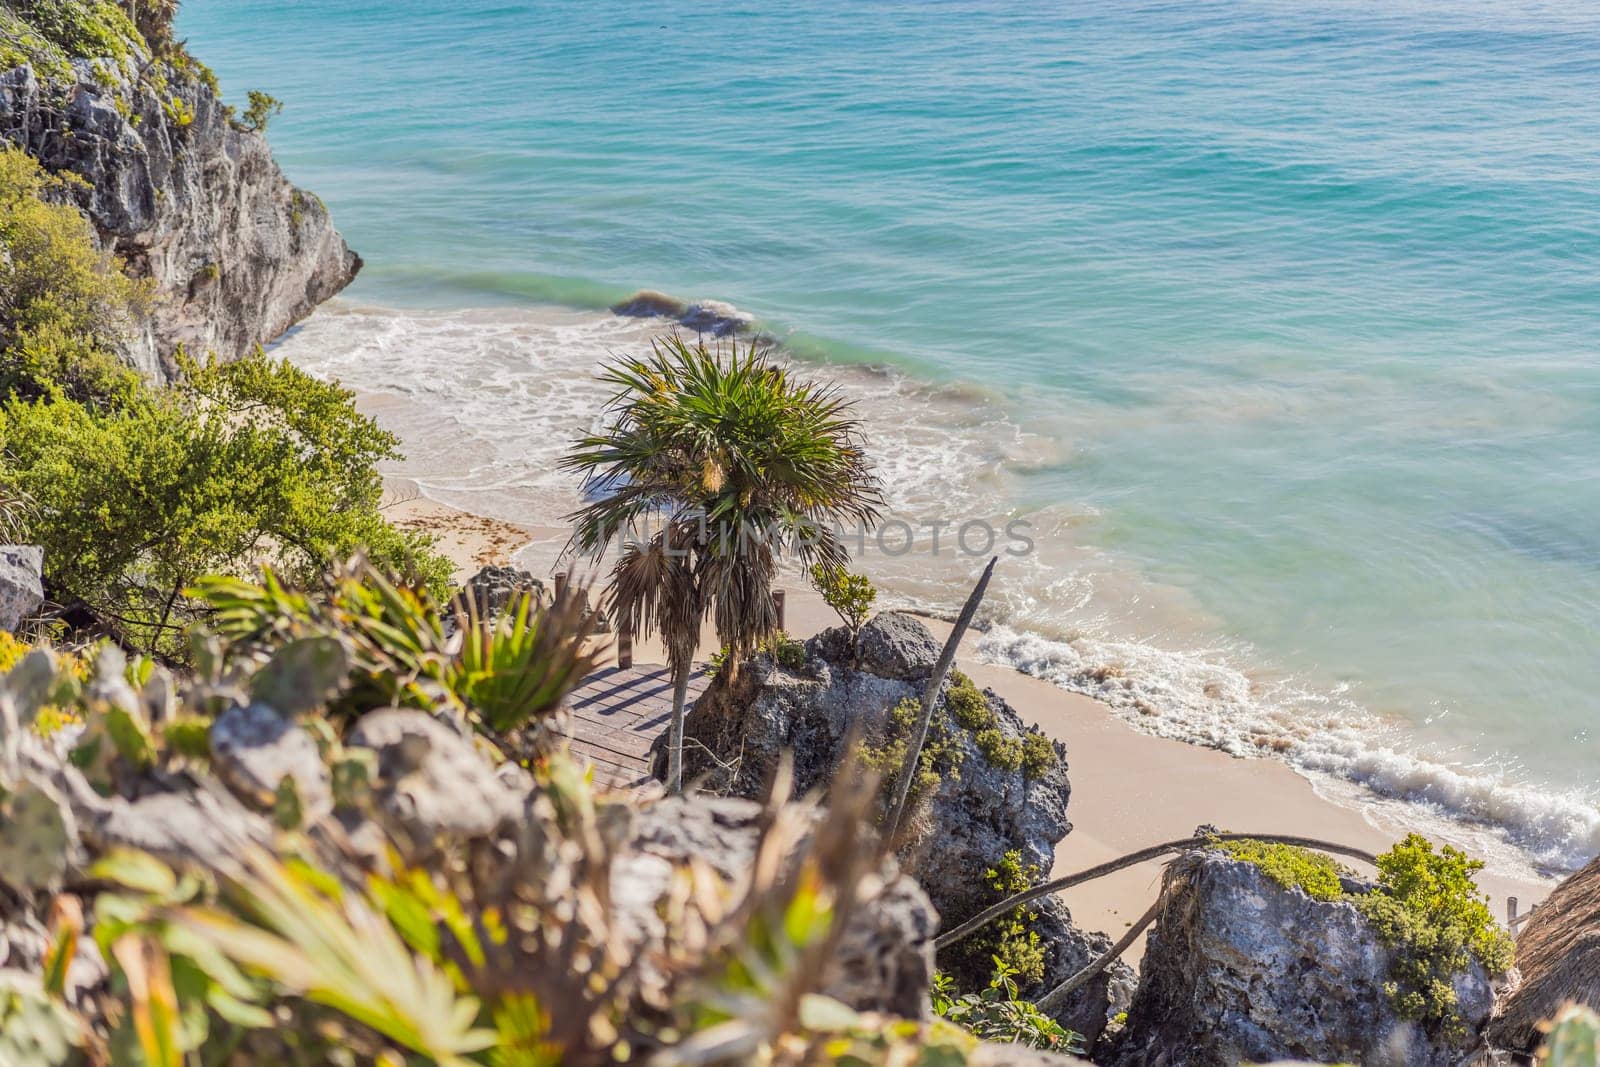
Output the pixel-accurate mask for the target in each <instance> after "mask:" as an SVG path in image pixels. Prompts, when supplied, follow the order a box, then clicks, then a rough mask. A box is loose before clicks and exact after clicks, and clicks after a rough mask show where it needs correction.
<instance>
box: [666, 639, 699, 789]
mask: <svg viewBox="0 0 1600 1067" xmlns="http://www.w3.org/2000/svg"><path fill="white" fill-rule="evenodd" d="M673 660H674V663H673V666H672V725H671V727H670V728H669V733H668V735H667V794H668V795H669V796H677V795H678V794H679V793H681V792H683V709H684V705H685V704H687V703H688V702H689V672H690V670H691V669H692V668H693V666H694V660H693V659H690V660H688V661H687V662H686V661H684V660H682V659H679V658H678V657H676V656H674V657H673Z"/></svg>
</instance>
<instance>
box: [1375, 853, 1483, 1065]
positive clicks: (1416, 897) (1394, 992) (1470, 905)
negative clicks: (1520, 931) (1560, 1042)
mask: <svg viewBox="0 0 1600 1067" xmlns="http://www.w3.org/2000/svg"><path fill="white" fill-rule="evenodd" d="M1482 869H1483V861H1481V860H1475V859H1470V858H1469V857H1468V856H1467V855H1466V853H1464V852H1461V851H1460V850H1458V849H1454V848H1451V847H1450V846H1449V845H1445V846H1443V847H1442V848H1441V849H1440V850H1439V851H1437V852H1435V851H1434V848H1433V843H1432V842H1431V841H1429V840H1428V839H1427V838H1425V837H1423V836H1422V835H1420V834H1410V835H1408V836H1407V837H1406V839H1405V840H1404V841H1401V842H1399V843H1398V844H1396V845H1395V846H1394V848H1392V849H1390V850H1389V851H1388V852H1385V853H1384V854H1383V855H1381V856H1379V857H1378V887H1377V889H1376V890H1374V891H1373V892H1371V893H1367V894H1365V895H1363V896H1359V897H1357V898H1355V901H1356V906H1357V907H1358V908H1360V909H1361V912H1362V914H1363V915H1365V916H1366V917H1367V921H1368V922H1370V923H1371V924H1372V926H1373V929H1375V930H1376V931H1377V932H1378V936H1379V938H1380V939H1382V941H1383V943H1384V944H1385V945H1386V946H1387V947H1388V948H1389V949H1390V951H1391V953H1392V954H1393V963H1392V965H1391V969H1390V973H1389V978H1390V981H1389V984H1388V986H1387V992H1388V994H1389V997H1390V999H1391V1000H1392V1001H1393V1003H1394V1006H1395V1011H1396V1012H1397V1013H1398V1014H1399V1015H1400V1017H1401V1018H1404V1019H1410V1020H1412V1021H1415V1022H1418V1023H1420V1024H1422V1025H1423V1026H1426V1027H1429V1028H1431V1029H1436V1030H1437V1031H1439V1032H1440V1033H1442V1034H1443V1035H1444V1036H1445V1037H1446V1038H1448V1039H1450V1040H1460V1039H1462V1038H1464V1037H1465V1036H1466V1026H1465V1024H1464V1023H1463V1022H1462V1020H1461V1016H1460V1013H1459V1012H1458V1010H1457V1006H1456V994H1455V988H1454V986H1453V984H1452V978H1453V977H1454V976H1455V975H1456V974H1458V973H1460V972H1461V971H1463V970H1465V969H1466V968H1467V967H1468V966H1470V965H1471V964H1472V962H1473V961H1474V960H1476V961H1477V962H1478V963H1479V964H1481V965H1482V966H1483V968H1484V969H1485V970H1487V971H1488V972H1489V973H1490V974H1500V973H1502V972H1504V971H1506V970H1507V969H1508V968H1509V967H1510V966H1511V958H1512V952H1511V950H1512V943H1511V938H1510V937H1509V936H1508V935H1507V934H1506V933H1505V932H1504V931H1503V930H1501V929H1500V927H1499V926H1498V925H1496V924H1495V921H1494V917H1493V916H1492V915H1491V914H1490V913H1489V907H1488V905H1487V904H1486V903H1485V899H1484V897H1483V895H1482V894H1481V893H1479V892H1478V887H1477V884H1476V883H1475V882H1474V881H1473V877H1472V876H1473V875H1474V874H1475V873H1477V872H1478V871H1480V870H1482Z"/></svg>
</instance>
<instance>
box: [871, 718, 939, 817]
mask: <svg viewBox="0 0 1600 1067" xmlns="http://www.w3.org/2000/svg"><path fill="white" fill-rule="evenodd" d="M921 715H922V703H921V702H920V701H918V700H917V699H915V698H914V697H907V698H906V699H904V700H902V701H900V703H898V704H896V705H895V706H894V707H893V708H890V709H889V714H888V716H887V721H886V722H885V724H884V728H883V731H882V733H881V735H880V736H879V737H877V738H875V739H871V740H866V741H862V742H860V743H859V744H858V745H857V746H856V752H855V758H856V760H857V761H858V762H859V764H860V765H861V766H862V767H863V768H864V769H866V770H870V771H872V772H874V773H875V774H877V775H878V776H879V779H880V786H879V796H880V798H881V801H882V806H884V807H886V806H887V805H888V804H891V803H893V799H894V796H895V794H896V792H897V790H898V789H899V782H900V775H901V774H902V773H903V772H904V770H905V762H906V749H907V747H908V746H909V745H910V741H911V731H912V730H913V729H915V728H916V724H917V720H918V719H919V718H920V717H921ZM962 758H963V757H962V750H961V746H960V744H958V743H957V742H956V739H955V736H954V735H953V734H952V733H951V730H950V724H949V720H948V719H946V717H945V716H943V715H941V714H938V713H937V712H935V714H934V717H933V720H932V721H931V722H930V723H929V724H928V736H927V738H926V740H925V741H924V742H923V745H922V754H921V756H920V757H919V758H918V760H917V777H916V780H915V781H913V782H912V783H911V800H910V808H909V810H911V811H916V810H918V809H919V808H920V807H921V806H922V804H923V803H924V802H926V801H927V800H928V799H929V798H930V797H932V796H933V794H934V793H935V792H937V791H938V789H939V783H941V782H943V781H944V780H945V779H946V778H960V777H961V761H962ZM887 814H888V813H887V811H886V810H884V811H880V813H879V819H880V821H881V820H882V819H883V818H884V817H886V816H887Z"/></svg>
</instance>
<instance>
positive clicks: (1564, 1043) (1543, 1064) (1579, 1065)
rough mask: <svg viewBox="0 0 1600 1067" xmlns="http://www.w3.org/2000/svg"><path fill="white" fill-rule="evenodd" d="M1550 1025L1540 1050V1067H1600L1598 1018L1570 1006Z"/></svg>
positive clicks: (1584, 1008)
mask: <svg viewBox="0 0 1600 1067" xmlns="http://www.w3.org/2000/svg"><path fill="white" fill-rule="evenodd" d="M1549 1025H1550V1032H1549V1034H1548V1036H1546V1037H1545V1041H1544V1046H1543V1047H1542V1048H1541V1049H1540V1050H1539V1064H1540V1067H1600V1015H1596V1014H1595V1013H1594V1011H1593V1010H1592V1009H1590V1008H1586V1007H1583V1006H1582V1005H1579V1004H1569V1005H1567V1006H1566V1007H1564V1008H1562V1009H1561V1010H1560V1011H1559V1012H1557V1013H1556V1017H1555V1018H1554V1019H1553V1020H1551V1022H1550V1024H1549Z"/></svg>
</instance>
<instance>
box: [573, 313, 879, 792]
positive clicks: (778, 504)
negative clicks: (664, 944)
mask: <svg viewBox="0 0 1600 1067" xmlns="http://www.w3.org/2000/svg"><path fill="white" fill-rule="evenodd" d="M601 381H603V382H605V383H607V384H609V385H611V386H613V387H614V388H615V389H616V393H615V394H614V395H613V397H612V400H611V403H610V404H609V405H608V407H607V412H606V417H607V420H608V421H607V425H606V426H605V428H604V429H603V430H602V431H601V432H600V433H597V434H593V435H591V436H589V437H585V438H583V439H582V440H580V441H579V442H578V444H577V446H576V447H575V448H574V449H573V451H572V452H571V453H570V454H569V455H567V456H566V457H565V458H564V459H563V460H562V463H561V466H562V469H564V470H567V471H572V472H576V473H578V474H580V475H582V476H583V477H584V479H585V481H586V483H587V484H588V485H589V486H591V487H597V488H599V489H600V490H601V492H600V493H599V495H598V497H597V499H594V500H593V502H591V503H590V504H588V505H586V506H584V507H583V508H580V509H579V510H578V511H576V512H574V513H573V514H572V515H571V516H569V517H570V518H571V519H572V520H573V535H572V546H573V547H574V548H576V549H577V550H579V551H582V552H587V553H590V554H592V555H593V556H594V558H595V559H596V560H598V559H600V558H601V557H602V556H603V555H604V554H605V552H606V551H607V549H608V547H609V546H610V543H611V542H612V540H613V539H615V538H618V537H623V538H625V539H626V544H625V547H624V548H623V549H622V551H621V553H620V554H619V555H618V558H617V560H616V562H615V563H614V564H613V566H612V571H611V579H610V583H609V585H608V588H607V594H608V598H609V599H610V601H611V603H612V605H613V609H614V613H615V615H616V619H617V626H618V629H619V630H620V631H622V632H624V633H634V634H639V635H641V636H646V637H648V636H649V635H650V634H651V633H653V632H660V634H661V636H662V639H663V641H664V643H665V644H666V646H667V656H668V663H669V665H670V666H671V668H672V672H673V678H674V683H675V684H674V686H673V707H672V720H671V726H670V728H669V732H670V735H671V737H672V739H673V741H672V743H671V744H670V745H669V747H668V753H667V788H668V789H669V790H671V791H677V790H678V789H679V788H681V785H682V766H683V724H684V699H685V692H684V684H685V679H686V678H687V677H688V671H689V669H690V667H691V665H692V664H693V661H694V654H695V651H696V650H697V649H698V647H699V644H700V628H701V626H702V624H703V622H704V620H705V617H706V614H707V613H708V612H709V613H710V615H711V618H712V622H713V624H714V625H715V627H716V632H717V637H718V639H719V640H720V641H721V642H722V643H723V644H724V645H727V646H729V647H730V648H731V649H732V651H733V655H732V657H731V659H730V660H729V661H728V662H729V663H730V664H731V666H730V667H728V670H727V674H728V676H730V677H732V676H734V675H736V674H737V672H738V669H739V661H740V659H742V658H743V656H744V655H745V653H746V652H748V651H749V650H750V649H751V648H753V647H754V646H755V645H756V643H757V642H759V641H762V640H764V639H766V638H767V637H769V636H770V635H771V634H772V632H773V631H774V630H776V629H777V627H778V613H777V605H776V603H775V602H774V601H773V597H772V583H773V581H774V580H775V579H776V577H777V573H778V560H779V558H780V556H781V555H782V554H784V553H786V552H788V553H791V554H792V555H793V556H794V557H795V558H797V559H799V560H800V561H801V562H802V563H803V564H806V565H812V564H817V563H822V564H825V565H827V566H830V567H842V566H844V564H845V562H846V560H847V559H848V557H847V555H846V553H845V550H844V546H843V544H842V543H841V542H840V539H839V536H838V533H837V532H836V528H838V527H842V526H843V525H845V524H848V523H855V524H859V525H862V526H866V525H870V524H871V523H872V522H873V521H874V520H875V519H876V517H877V514H878V512H877V506H878V503H879V494H878V488H877V483H876V481H875V480H874V479H873V477H872V475H871V473H870V470H869V467H868V464H867V461H866V455H865V452H864V450H863V448H862V444H861V438H860V431H859V429H858V427H857V424H856V421H855V419H854V418H852V417H851V413H850V404H849V402H848V401H846V400H845V399H844V398H843V397H842V396H841V395H840V393H839V391H838V390H837V389H836V388H834V387H831V386H823V385H817V384H814V383H810V382H804V381H799V380H796V379H794V378H792V377H791V376H790V375H789V373H788V371H787V370H786V369H784V368H783V367H782V366H780V365H778V364H777V363H776V362H774V361H773V360H772V359H771V358H770V356H769V353H768V352H767V351H766V350H765V349H764V348H762V347H761V346H759V345H757V344H756V343H755V342H751V343H750V344H749V345H747V346H745V347H743V348H742V349H741V347H740V346H739V344H738V343H737V342H734V343H733V344H732V345H731V346H730V347H729V348H728V349H722V348H719V349H718V350H716V351H712V350H711V349H709V348H707V347H706V345H705V343H704V342H703V341H702V342H698V343H696V344H692V345H691V344H689V343H688V342H686V341H685V340H683V339H682V338H681V337H677V336H673V337H669V338H664V339H659V340H657V341H655V342H653V343H652V345H651V355H650V356H648V357H644V358H624V359H620V360H618V361H617V362H616V363H614V364H612V365H611V366H610V367H608V368H606V370H605V371H604V372H603V373H602V374H601ZM652 525H655V526H656V528H655V529H654V530H653V531H652V530H651V526H652Z"/></svg>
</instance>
